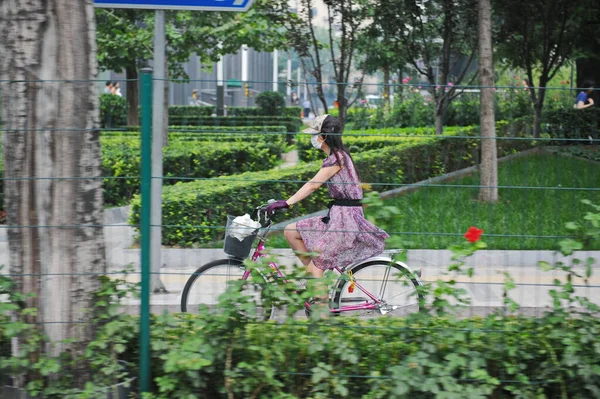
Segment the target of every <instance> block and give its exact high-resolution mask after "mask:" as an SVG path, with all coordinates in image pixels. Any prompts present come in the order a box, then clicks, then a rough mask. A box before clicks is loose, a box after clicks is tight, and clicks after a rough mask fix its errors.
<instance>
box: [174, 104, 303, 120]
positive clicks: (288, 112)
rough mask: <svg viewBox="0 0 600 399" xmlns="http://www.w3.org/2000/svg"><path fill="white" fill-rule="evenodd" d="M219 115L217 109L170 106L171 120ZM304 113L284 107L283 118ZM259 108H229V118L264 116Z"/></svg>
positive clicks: (300, 110) (297, 108)
mask: <svg viewBox="0 0 600 399" xmlns="http://www.w3.org/2000/svg"><path fill="white" fill-rule="evenodd" d="M216 113H217V108H216V107H196V106H190V105H171V106H169V118H171V117H184V116H188V117H194V116H211V115H213V114H216ZM301 113H302V109H301V108H300V107H285V106H284V107H283V108H282V109H281V113H280V115H281V116H287V117H293V118H299V117H300V114H301ZM263 115H264V114H262V113H261V109H260V108H258V107H228V108H227V116H263Z"/></svg>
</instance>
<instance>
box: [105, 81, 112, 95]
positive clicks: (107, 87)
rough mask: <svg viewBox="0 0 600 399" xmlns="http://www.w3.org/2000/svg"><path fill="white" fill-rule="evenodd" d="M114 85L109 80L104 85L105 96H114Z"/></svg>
mask: <svg viewBox="0 0 600 399" xmlns="http://www.w3.org/2000/svg"><path fill="white" fill-rule="evenodd" d="M112 89H113V83H112V82H111V81H110V80H109V81H107V82H106V85H104V94H112Z"/></svg>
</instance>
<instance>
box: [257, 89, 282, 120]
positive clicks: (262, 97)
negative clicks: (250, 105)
mask: <svg viewBox="0 0 600 399" xmlns="http://www.w3.org/2000/svg"><path fill="white" fill-rule="evenodd" d="M254 101H255V102H256V105H257V106H258V108H259V110H260V113H261V114H262V115H267V116H280V115H283V110H284V109H285V97H284V96H283V94H281V93H279V92H277V91H263V92H261V93H260V94H259V95H258V96H256V100H254Z"/></svg>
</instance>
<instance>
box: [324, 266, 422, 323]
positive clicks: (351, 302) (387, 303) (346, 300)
mask: <svg viewBox="0 0 600 399" xmlns="http://www.w3.org/2000/svg"><path fill="white" fill-rule="evenodd" d="M350 271H351V272H352V275H353V277H354V280H355V282H356V285H355V286H354V287H353V288H351V287H350V285H351V283H350V281H349V280H348V279H340V280H338V282H337V284H336V286H335V295H334V299H333V307H334V308H335V309H338V310H342V312H339V314H342V315H344V314H346V315H354V316H356V315H358V316H367V315H377V314H390V315H398V316H403V315H407V314H409V313H414V312H418V311H419V308H420V307H421V306H422V303H423V297H422V294H421V293H420V292H419V291H418V289H417V287H418V286H420V282H419V280H418V279H417V278H416V276H414V275H412V274H411V273H410V272H409V270H408V268H407V267H406V266H405V265H404V264H402V263H400V262H392V261H381V260H373V261H367V262H365V263H360V264H358V265H356V266H354V267H352V268H351V269H349V270H347V272H350ZM367 293H370V294H371V295H372V296H374V297H375V298H376V299H377V301H376V300H373V299H372V298H371V297H370V296H369V295H368V294H367ZM367 305H374V306H372V307H373V308H372V309H365V308H366V307H367ZM362 306H364V307H365V308H362Z"/></svg>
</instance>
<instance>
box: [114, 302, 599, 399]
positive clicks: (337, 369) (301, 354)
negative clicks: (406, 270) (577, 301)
mask: <svg viewBox="0 0 600 399" xmlns="http://www.w3.org/2000/svg"><path fill="white" fill-rule="evenodd" d="M234 309H235V308H234ZM224 311H225V312H227V311H228V309H225V310H224ZM213 319H215V316H212V317H210V316H206V315H204V316H203V317H194V316H190V315H185V314H165V315H163V316H158V317H156V318H155V320H154V321H153V323H152V340H151V342H152V343H153V345H152V355H151V356H152V362H151V363H152V367H153V370H152V375H153V376H154V378H155V381H156V382H157V384H158V385H159V387H160V389H157V391H160V392H157V393H156V394H155V395H156V396H153V398H156V399H166V398H176V397H177V398H179V397H181V398H183V397H202V398H214V399H220V398H227V397H228V394H227V391H226V384H225V383H224V382H223V381H228V379H229V381H230V384H229V385H230V387H229V390H230V394H231V395H234V394H235V397H236V398H238V397H239V398H249V397H250V395H253V394H256V395H257V396H252V397H259V398H273V399H275V398H285V399H300V398H367V399H375V398H382V399H383V398H385V399H413V398H418V399H434V398H440V399H441V398H465V399H475V398H481V399H483V398H515V399H516V398H528V399H529V398H548V399H549V398H579V399H588V398H597V397H598V395H599V393H600V348H599V345H598V338H597V337H598V333H599V332H600V319H598V318H597V317H593V316H590V315H575V316H569V315H568V314H565V313H563V312H552V313H548V314H546V315H543V316H540V317H537V318H533V317H523V316H505V315H502V314H500V313H498V314H492V315H490V316H487V317H484V318H479V317H469V318H465V319H462V320H456V319H453V318H451V317H443V316H422V317H420V316H419V315H411V316H409V317H406V318H403V317H379V318H374V319H371V320H359V319H356V318H346V317H339V318H336V320H329V321H327V322H323V321H322V322H315V321H310V322H307V321H302V320H300V321H298V320H294V321H293V322H288V323H238V324H234V322H233V321H230V320H229V319H228V320H225V318H224V317H221V318H218V319H217V320H213ZM230 319H234V318H233V317H231V318H230ZM131 323H133V321H132V322H131ZM121 334H122V333H120V332H117V335H118V336H119V335H121ZM228 354H229V355H228ZM192 395H194V396H192ZM229 397H233V396H229Z"/></svg>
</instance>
